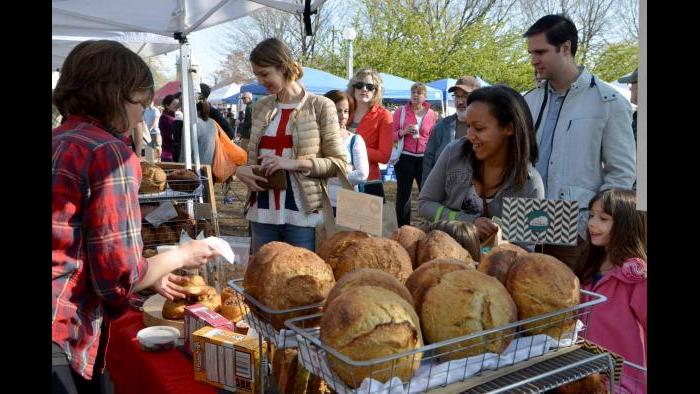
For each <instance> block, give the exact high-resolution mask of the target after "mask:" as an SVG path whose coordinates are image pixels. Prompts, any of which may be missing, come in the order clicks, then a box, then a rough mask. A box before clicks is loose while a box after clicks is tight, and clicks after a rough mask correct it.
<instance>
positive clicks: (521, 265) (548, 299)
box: [506, 253, 580, 339]
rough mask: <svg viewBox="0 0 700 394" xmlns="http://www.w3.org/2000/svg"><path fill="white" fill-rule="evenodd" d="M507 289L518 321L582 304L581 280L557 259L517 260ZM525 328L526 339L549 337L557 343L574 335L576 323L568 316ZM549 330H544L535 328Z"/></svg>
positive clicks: (531, 256) (535, 256) (528, 257)
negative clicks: (516, 310) (515, 307)
mask: <svg viewBox="0 0 700 394" xmlns="http://www.w3.org/2000/svg"><path fill="white" fill-rule="evenodd" d="M506 287H507V288H508V291H509V292H510V294H511V296H512V297H513V301H515V304H516V305H517V307H518V319H520V320H523V319H527V318H530V317H535V316H539V315H542V314H544V313H549V312H554V311H558V310H562V309H566V308H570V307H573V306H575V305H578V303H579V297H580V293H579V280H578V278H577V277H576V275H574V273H573V271H571V269H570V268H569V267H568V266H567V265H566V264H564V263H562V262H561V261H559V260H558V259H557V258H555V257H552V256H549V255H545V254H541V253H528V254H526V255H523V256H520V257H518V259H517V261H516V262H515V264H514V265H513V267H512V268H511V269H510V272H509V273H508V279H507V280H506ZM562 318H563V317H562V316H554V317H553V318H550V319H546V320H540V321H537V322H534V323H530V324H526V325H525V326H524V328H525V329H526V330H529V331H527V332H526V335H536V334H543V333H544V334H547V335H549V336H551V337H552V338H554V339H559V338H560V337H561V336H562V335H565V334H569V333H572V332H573V330H574V328H575V326H576V319H575V318H574V317H573V315H571V314H569V315H568V317H567V318H566V319H564V320H563V321H562V322H561V323H554V322H555V321H558V320H561V319H562ZM538 326H546V327H543V328H535V327H538Z"/></svg>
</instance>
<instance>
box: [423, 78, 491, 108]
mask: <svg viewBox="0 0 700 394" xmlns="http://www.w3.org/2000/svg"><path fill="white" fill-rule="evenodd" d="M476 79H477V81H479V83H480V84H481V86H491V84H490V83H488V82H486V81H484V80H483V79H481V78H479V77H478V76H477V77H476ZM456 83H457V80H456V79H453V78H445V79H438V80H437V81H432V82H428V83H427V84H426V85H428V86H430V87H432V88H435V89H438V90H440V91H441V92H442V99H443V100H445V102H447V101H448V98H449V97H448V96H449V93H448V92H447V89H449V88H451V87H452V86H454V85H455V84H456Z"/></svg>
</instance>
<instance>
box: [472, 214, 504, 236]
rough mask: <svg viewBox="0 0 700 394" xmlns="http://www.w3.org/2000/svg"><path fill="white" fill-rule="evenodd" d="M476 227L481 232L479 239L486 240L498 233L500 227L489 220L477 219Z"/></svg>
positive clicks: (475, 221)
mask: <svg viewBox="0 0 700 394" xmlns="http://www.w3.org/2000/svg"><path fill="white" fill-rule="evenodd" d="M474 226H476V229H477V230H478V231H479V239H480V240H482V241H483V240H485V239H488V238H489V237H490V236H492V235H493V234H495V233H496V231H498V226H497V225H496V223H494V222H492V221H491V219H489V218H483V217H481V218H476V220H474Z"/></svg>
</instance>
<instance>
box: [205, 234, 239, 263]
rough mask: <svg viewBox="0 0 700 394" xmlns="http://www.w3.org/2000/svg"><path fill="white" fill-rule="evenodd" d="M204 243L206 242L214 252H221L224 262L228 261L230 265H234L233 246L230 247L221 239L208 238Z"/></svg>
mask: <svg viewBox="0 0 700 394" xmlns="http://www.w3.org/2000/svg"><path fill="white" fill-rule="evenodd" d="M204 242H206V243H207V245H209V246H211V247H212V248H213V249H214V250H216V251H217V252H219V254H220V255H221V257H223V258H224V260H226V261H227V262H228V263H231V264H233V260H234V257H235V256H234V255H233V250H232V249H231V245H229V244H228V242H226V241H225V240H223V239H221V238H219V237H208V238H205V239H204Z"/></svg>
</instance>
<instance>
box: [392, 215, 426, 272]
mask: <svg viewBox="0 0 700 394" xmlns="http://www.w3.org/2000/svg"><path fill="white" fill-rule="evenodd" d="M425 235H426V234H425V231H423V230H421V229H419V228H417V227H413V226H409V225H403V226H401V227H399V228H397V229H396V230H394V232H393V233H392V234H391V239H393V240H394V241H396V242H398V243H400V244H401V246H403V247H404V249H406V251H407V252H408V255H409V257H411V263H412V264H413V268H414V269H415V268H416V267H417V266H418V257H417V256H416V249H417V248H418V241H420V240H421V239H423V238H425Z"/></svg>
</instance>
